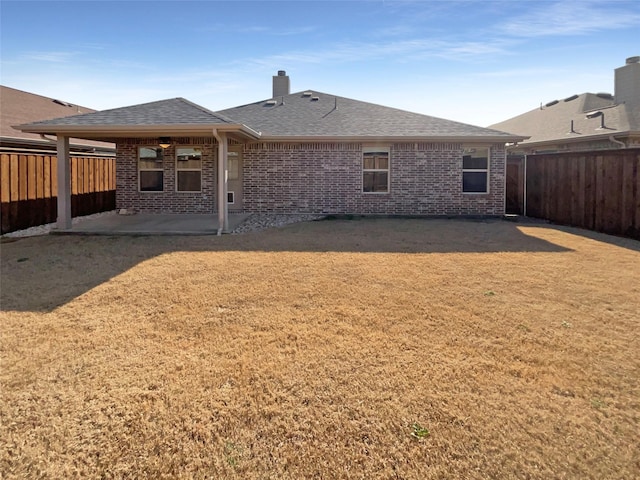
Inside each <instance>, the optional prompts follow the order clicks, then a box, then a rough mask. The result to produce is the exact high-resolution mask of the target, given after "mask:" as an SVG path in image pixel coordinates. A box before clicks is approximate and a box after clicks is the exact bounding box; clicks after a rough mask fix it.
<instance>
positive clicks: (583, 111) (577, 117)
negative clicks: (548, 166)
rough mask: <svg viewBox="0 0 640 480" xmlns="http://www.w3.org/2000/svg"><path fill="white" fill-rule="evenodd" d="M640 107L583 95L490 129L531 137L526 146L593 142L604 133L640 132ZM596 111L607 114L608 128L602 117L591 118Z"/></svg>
mask: <svg viewBox="0 0 640 480" xmlns="http://www.w3.org/2000/svg"><path fill="white" fill-rule="evenodd" d="M550 103H552V102H550ZM639 107H640V106H637V105H636V106H632V105H625V104H616V103H615V101H614V100H613V98H608V97H605V96H603V95H600V94H594V93H583V94H581V95H577V96H575V95H574V96H573V97H568V98H566V99H564V100H560V101H558V102H557V103H554V104H553V105H550V104H547V106H544V107H541V108H536V109H535V110H531V111H529V112H526V113H523V114H521V115H518V116H516V117H513V118H510V119H509V120H505V121H503V122H500V123H496V124H494V125H491V127H490V128H496V129H499V130H503V131H506V132H513V133H515V134H517V135H526V136H529V137H531V138H529V139H528V140H525V141H523V142H521V143H522V144H523V145H528V144H536V143H540V142H551V141H555V140H557V141H562V142H564V141H567V140H572V141H576V140H579V139H584V140H589V137H594V136H602V135H604V134H607V135H610V134H619V133H624V132H629V131H637V130H638V129H639V128H640V108H639ZM593 111H601V112H603V114H604V123H605V127H606V128H605V129H602V128H600V127H601V118H600V117H596V118H587V113H589V112H593ZM572 121H573V130H574V131H573V132H571V122H572Z"/></svg>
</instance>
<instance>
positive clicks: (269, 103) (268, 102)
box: [264, 100, 278, 107]
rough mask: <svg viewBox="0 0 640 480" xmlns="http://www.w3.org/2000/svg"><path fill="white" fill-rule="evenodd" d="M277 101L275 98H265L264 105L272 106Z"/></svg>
mask: <svg viewBox="0 0 640 480" xmlns="http://www.w3.org/2000/svg"><path fill="white" fill-rule="evenodd" d="M277 103H278V101H277V100H267V101H266V102H264V106H265V107H273V106H274V105H276V104H277Z"/></svg>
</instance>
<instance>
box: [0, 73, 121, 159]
mask: <svg viewBox="0 0 640 480" xmlns="http://www.w3.org/2000/svg"><path fill="white" fill-rule="evenodd" d="M91 112H95V110H92V109H90V108H86V107H81V106H79V105H72V104H70V103H68V102H64V101H61V100H56V99H53V98H49V97H44V96H42V95H36V94H34V93H29V92H24V91H22V90H17V89H15V88H11V87H6V86H4V85H0V144H1V145H2V146H3V147H14V148H15V147H22V148H24V147H30V148H34V147H38V148H44V147H50V148H55V143H51V142H49V141H47V140H45V139H43V138H41V137H40V135H39V134H37V133H27V132H24V131H21V130H18V129H16V128H14V125H20V124H25V123H29V122H34V121H38V120H42V119H51V118H60V117H68V116H70V115H78V114H85V113H91ZM71 143H72V145H73V146H74V147H76V148H82V149H85V150H86V149H98V150H113V149H114V147H113V145H111V144H107V143H104V142H95V141H91V140H79V139H72V141H71Z"/></svg>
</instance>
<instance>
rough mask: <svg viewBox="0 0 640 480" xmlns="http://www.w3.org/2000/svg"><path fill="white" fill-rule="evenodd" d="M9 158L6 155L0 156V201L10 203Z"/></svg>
mask: <svg viewBox="0 0 640 480" xmlns="http://www.w3.org/2000/svg"><path fill="white" fill-rule="evenodd" d="M10 172H11V157H10V156H9V155H7V154H6V153H3V154H2V155H1V156H0V200H1V201H2V202H6V203H8V202H9V201H11V173H10Z"/></svg>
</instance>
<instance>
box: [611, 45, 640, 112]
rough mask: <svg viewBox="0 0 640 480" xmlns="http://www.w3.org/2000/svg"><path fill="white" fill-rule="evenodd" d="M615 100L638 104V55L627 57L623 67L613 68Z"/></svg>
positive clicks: (639, 85) (639, 77)
mask: <svg viewBox="0 0 640 480" xmlns="http://www.w3.org/2000/svg"><path fill="white" fill-rule="evenodd" d="M614 96H615V101H616V103H626V104H627V105H633V106H636V105H640V57H629V58H627V62H626V65H625V66H624V67H620V68H616V70H615V93H614Z"/></svg>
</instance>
